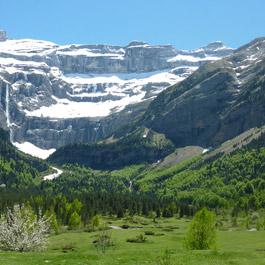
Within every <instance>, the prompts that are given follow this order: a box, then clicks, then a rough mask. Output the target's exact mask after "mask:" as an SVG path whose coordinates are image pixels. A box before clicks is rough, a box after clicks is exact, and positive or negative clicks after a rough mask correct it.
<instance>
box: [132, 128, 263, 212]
mask: <svg viewBox="0 0 265 265" xmlns="http://www.w3.org/2000/svg"><path fill="white" fill-rule="evenodd" d="M205 156H206V157H207V155H205ZM205 156H202V157H198V158H197V159H193V160H189V161H184V162H182V163H180V164H178V165H175V166H172V167H166V168H159V167H158V168H154V169H151V170H148V171H146V172H144V173H142V174H141V175H138V177H137V178H136V179H134V181H133V182H134V185H135V188H138V189H139V190H141V191H142V192H143V191H145V192H151V191H152V192H155V193H156V194H159V195H160V196H165V197H171V196H172V197H175V198H176V200H177V202H178V205H180V208H182V210H183V208H185V209H186V211H187V212H188V211H189V209H190V210H191V209H192V208H195V209H196V207H203V206H207V207H210V208H214V209H218V208H230V207H233V208H234V213H233V214H234V215H236V214H237V213H238V212H239V211H241V210H242V211H249V210H256V209H260V208H263V207H264V205H265V192H264V187H265V176H264V165H265V134H264V133H262V134H261V135H260V137H259V138H258V139H254V140H253V141H251V142H250V143H249V144H247V145H246V146H244V147H243V148H239V149H237V150H236V151H234V152H232V153H230V154H224V155H222V156H219V157H215V158H214V159H210V160H208V159H206V160H205Z"/></svg>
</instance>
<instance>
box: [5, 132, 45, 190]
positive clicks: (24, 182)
mask: <svg viewBox="0 0 265 265" xmlns="http://www.w3.org/2000/svg"><path fill="white" fill-rule="evenodd" d="M48 169H49V166H48V164H47V163H46V162H44V161H41V160H39V159H37V158H33V157H30V156H28V155H25V154H23V153H21V152H19V151H18V150H17V149H16V148H15V147H14V146H13V145H12V144H11V143H10V142H9V136H8V133H7V132H5V131H4V130H2V129H0V184H1V185H2V186H5V187H6V188H7V189H23V188H24V187H28V186H30V185H32V184H33V183H34V181H35V180H37V179H38V178H39V177H40V176H41V174H43V172H45V171H47V170H48Z"/></svg>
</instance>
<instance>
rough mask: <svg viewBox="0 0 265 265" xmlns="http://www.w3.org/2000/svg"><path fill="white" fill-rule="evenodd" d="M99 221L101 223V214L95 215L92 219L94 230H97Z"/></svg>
mask: <svg viewBox="0 0 265 265" xmlns="http://www.w3.org/2000/svg"><path fill="white" fill-rule="evenodd" d="M99 223H100V217H99V215H95V216H93V218H92V220H91V225H92V228H93V230H95V228H96V227H98V226H99Z"/></svg>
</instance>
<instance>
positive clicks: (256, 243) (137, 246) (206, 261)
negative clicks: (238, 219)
mask: <svg viewBox="0 0 265 265" xmlns="http://www.w3.org/2000/svg"><path fill="white" fill-rule="evenodd" d="M189 222H190V220H179V219H176V218H170V219H163V220H159V221H158V222H157V223H153V222H152V221H151V220H150V219H149V220H147V219H145V220H144V219H143V221H142V224H140V225H139V224H137V226H142V227H143V228H138V229H126V230H125V229H115V230H111V235H112V239H113V240H114V242H115V246H114V247H112V248H110V249H108V250H107V251H106V253H105V254H102V253H101V252H98V251H97V250H96V248H95V247H94V245H93V243H92V242H93V241H94V240H95V238H96V235H97V234H98V233H99V232H90V233H89V232H80V231H79V232H66V233H62V234H60V235H56V236H52V237H50V240H49V246H48V248H47V249H46V250H45V251H43V252H30V253H15V252H0V264H4V265H42V264H52V265H121V264H126V265H127V264H128V265H143V264H150V265H160V264H172V265H252V264H255V265H264V264H265V231H247V230H245V229H243V228H237V229H231V228H225V227H224V228H223V230H222V231H219V232H218V235H217V247H216V250H210V251H187V250H185V249H184V247H183V238H184V235H185V231H186V228H187V225H188V224H189ZM107 223H108V225H111V226H120V225H122V224H125V223H126V224H128V222H126V221H124V220H110V219H108V220H107ZM129 224H130V225H133V224H132V223H129ZM147 231H152V232H154V235H146V238H147V241H146V242H145V243H129V242H126V240H127V239H128V238H134V237H135V236H137V235H139V234H141V233H142V234H144V232H147ZM166 249H168V250H169V251H170V253H171V261H172V263H158V262H157V260H158V257H159V256H161V255H163V253H164V251H165V250H166Z"/></svg>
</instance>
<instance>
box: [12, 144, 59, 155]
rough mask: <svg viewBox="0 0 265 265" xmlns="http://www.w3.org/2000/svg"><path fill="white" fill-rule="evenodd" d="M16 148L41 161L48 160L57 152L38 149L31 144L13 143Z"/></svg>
mask: <svg viewBox="0 0 265 265" xmlns="http://www.w3.org/2000/svg"><path fill="white" fill-rule="evenodd" d="M13 145H14V146H16V147H17V148H18V149H19V150H20V151H21V152H23V153H26V154H29V155H31V156H34V157H38V158H41V159H46V158H48V157H49V156H50V155H51V154H52V153H54V152H55V151H56V149H54V148H52V149H48V150H46V149H42V148H40V147H37V146H36V145H34V144H32V143H30V142H23V143H18V142H15V143H13Z"/></svg>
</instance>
